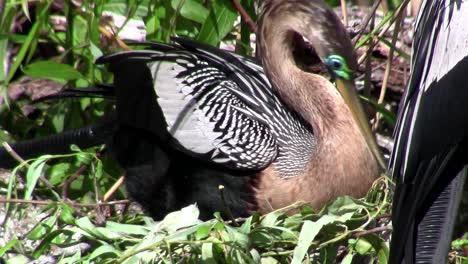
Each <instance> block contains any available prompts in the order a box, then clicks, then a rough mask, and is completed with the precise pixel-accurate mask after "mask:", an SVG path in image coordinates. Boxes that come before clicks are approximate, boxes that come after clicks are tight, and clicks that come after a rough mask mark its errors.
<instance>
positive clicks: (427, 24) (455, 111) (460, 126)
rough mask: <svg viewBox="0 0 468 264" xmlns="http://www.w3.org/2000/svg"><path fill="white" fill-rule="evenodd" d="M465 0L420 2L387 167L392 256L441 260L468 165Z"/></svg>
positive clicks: (395, 258) (405, 259) (393, 260)
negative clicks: (393, 184) (392, 191)
mask: <svg viewBox="0 0 468 264" xmlns="http://www.w3.org/2000/svg"><path fill="white" fill-rule="evenodd" d="M466 25H468V3H466V1H449V0H447V1H445V0H439V1H422V3H421V7H420V11H419V15H418V19H417V24H416V30H415V38H414V43H413V55H412V66H411V71H412V72H411V77H410V80H409V82H408V87H407V89H406V91H405V95H404V98H403V101H402V103H401V107H400V113H399V119H398V126H397V128H396V130H395V148H394V150H393V153H392V157H391V160H390V170H391V171H392V173H393V177H394V178H395V181H396V184H397V185H396V190H395V198H394V202H393V213H392V221H393V227H394V232H393V237H392V243H391V251H390V252H391V256H390V262H391V263H393V264H396V263H445V262H446V259H447V252H448V248H449V245H450V241H451V239H452V237H451V235H452V230H453V225H454V221H455V219H456V213H457V208H458V204H459V202H460V199H461V197H462V190H463V182H464V181H465V178H466V176H465V173H466V165H467V164H468V118H467V115H466V102H467V99H468V77H467V73H468V31H467V30H466Z"/></svg>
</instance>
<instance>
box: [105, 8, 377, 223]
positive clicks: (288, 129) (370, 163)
mask: <svg viewBox="0 0 468 264" xmlns="http://www.w3.org/2000/svg"><path fill="white" fill-rule="evenodd" d="M260 10H261V13H260V15H259V26H258V35H257V39H258V43H257V50H258V57H259V58H260V59H261V62H262V64H263V68H262V67H261V66H260V65H259V64H257V63H256V62H254V61H252V60H251V59H247V58H244V57H242V56H239V55H236V54H233V53H230V52H226V51H222V50H219V49H216V48H213V47H209V46H207V45H202V44H197V43H194V42H191V41H185V40H181V39H175V43H174V44H158V43H152V44H147V46H148V48H149V49H148V50H144V51H131V52H122V53H117V54H113V55H109V56H105V57H102V58H100V59H98V61H97V63H99V64H106V65H108V68H109V70H110V71H111V72H113V73H114V83H113V86H114V90H115V98H116V117H115V120H116V128H115V129H116V130H115V133H114V135H113V137H112V140H111V141H110V142H109V147H110V149H111V150H112V152H113V153H114V156H115V157H116V159H117V161H118V162H119V164H120V165H121V166H122V167H123V168H124V169H125V170H126V184H127V190H128V192H129V194H130V196H131V197H133V198H134V199H135V200H137V201H138V202H140V203H142V204H143V206H144V207H145V208H146V209H147V211H148V212H150V214H151V215H153V216H154V217H156V218H160V217H162V216H164V215H165V214H166V213H168V212H170V211H172V210H175V209H178V208H180V207H182V206H184V205H188V204H190V203H195V202H196V203H197V205H198V206H199V207H200V209H201V212H202V218H209V217H211V216H212V213H213V212H215V211H220V212H222V213H225V212H226V208H225V207H226V206H227V207H228V208H229V209H230V211H231V212H232V213H233V214H234V216H244V215H248V214H250V213H251V212H252V211H254V210H258V211H260V212H268V211H271V210H273V209H277V208H280V207H283V206H287V205H289V204H291V203H294V202H296V201H305V202H308V203H310V204H311V205H312V206H313V207H314V208H317V209H318V208H320V207H321V206H322V205H324V203H326V202H328V201H330V200H332V199H334V198H336V197H338V196H341V195H352V196H355V197H360V196H363V195H364V194H365V193H366V191H367V190H368V189H369V188H370V186H371V184H372V182H373V181H374V180H375V179H376V178H377V176H378V174H379V170H380V169H379V165H378V162H377V160H378V158H376V157H374V155H377V156H378V153H376V152H375V151H376V148H375V142H374V141H373V138H372V135H371V134H370V130H369V128H368V124H367V121H366V120H365V118H364V116H363V112H362V109H361V108H360V105H359V103H357V99H356V96H355V94H354V91H353V90H352V88H354V87H351V86H352V77H351V76H350V75H351V74H352V73H351V72H352V71H353V70H354V69H356V62H355V59H354V55H353V48H352V45H351V42H350V40H349V38H348V36H347V33H346V31H345V29H344V28H343V26H342V25H341V22H340V21H339V19H338V18H337V17H336V15H335V14H334V13H333V11H331V10H330V8H328V7H327V6H326V4H325V3H323V2H322V1H292V0H288V1H276V0H265V1H263V2H262V4H261V6H260ZM273 21H275V23H273ZM325 36H326V37H332V38H333V41H331V42H325V41H326V40H325V39H324V38H325ZM297 52H300V53H301V54H306V55H307V56H297ZM320 61H322V62H324V63H325V64H326V66H327V67H328V68H330V71H331V75H332V76H334V77H335V78H336V79H337V81H338V82H340V83H342V84H343V83H344V84H343V85H342V86H339V87H342V88H343V89H342V90H340V92H339V91H338V90H337V89H336V87H335V86H334V85H333V84H332V83H330V82H329V81H328V80H327V79H325V78H323V77H321V76H318V75H315V74H312V73H310V72H308V71H307V70H306V68H307V66H309V64H310V63H312V62H314V63H317V62H320ZM263 69H265V71H264V70H263ZM350 88H351V89H350ZM343 93H344V94H343ZM343 98H344V99H343ZM368 145H370V146H368ZM219 185H223V186H224V187H225V188H224V200H225V201H222V199H221V195H220V191H219V190H218V186H219Z"/></svg>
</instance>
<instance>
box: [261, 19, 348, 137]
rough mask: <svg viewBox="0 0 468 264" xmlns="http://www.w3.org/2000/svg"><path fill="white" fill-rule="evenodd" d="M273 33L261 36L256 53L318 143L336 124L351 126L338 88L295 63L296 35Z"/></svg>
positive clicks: (281, 30)
mask: <svg viewBox="0 0 468 264" xmlns="http://www.w3.org/2000/svg"><path fill="white" fill-rule="evenodd" d="M285 24H287V23H285ZM260 29H262V28H260ZM270 30H271V29H269V30H268V34H266V33H264V34H263V35H260V36H259V38H258V39H259V42H258V44H257V49H258V51H257V52H258V53H259V54H258V55H259V57H260V58H261V59H262V63H263V66H264V68H265V69H266V74H267V75H268V78H269V79H270V81H271V83H272V86H273V89H275V91H276V92H277V93H278V94H279V96H280V97H281V99H282V100H283V101H284V102H285V103H286V104H287V105H288V107H289V108H290V109H292V110H294V111H295V112H297V113H298V114H300V115H301V116H302V118H303V119H304V120H305V121H306V122H308V123H309V124H310V125H311V126H312V128H313V131H314V135H315V136H316V138H317V140H318V141H319V140H321V139H322V138H323V137H326V136H327V135H328V134H330V133H332V132H333V131H335V130H336V129H337V128H336V127H335V126H336V125H339V126H349V125H352V123H353V120H352V117H351V116H350V115H347V116H344V115H343V114H342V113H344V112H345V113H347V112H349V110H348V109H347V107H346V105H345V103H344V101H343V99H342V97H341V96H340V95H339V93H338V91H337V90H336V88H335V87H334V86H333V85H332V84H331V83H330V82H329V81H328V80H327V79H325V78H324V77H322V76H320V75H316V74H312V73H308V72H305V71H303V70H301V69H300V68H299V67H298V66H297V65H296V64H295V61H294V57H293V50H292V45H291V42H292V38H293V34H294V32H292V31H290V30H289V29H288V28H282V27H277V28H275V29H273V31H274V32H273V33H272V32H270ZM260 34H262V33H261V32H260ZM278 38H279V39H278ZM338 113H340V114H338Z"/></svg>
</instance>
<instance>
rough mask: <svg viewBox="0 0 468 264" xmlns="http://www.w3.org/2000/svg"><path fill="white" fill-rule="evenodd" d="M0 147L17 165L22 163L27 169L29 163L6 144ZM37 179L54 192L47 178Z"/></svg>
mask: <svg viewBox="0 0 468 264" xmlns="http://www.w3.org/2000/svg"><path fill="white" fill-rule="evenodd" d="M2 146H3V147H4V148H5V150H6V151H7V152H8V154H10V156H11V157H12V158H13V159H15V160H16V161H18V162H19V163H22V164H24V166H25V167H26V168H29V166H30V165H29V163H27V162H26V161H25V160H24V159H23V158H21V156H20V155H18V153H16V151H15V150H14V149H13V148H12V147H11V146H10V145H9V144H8V143H7V142H3V143H2ZM39 179H40V180H41V181H42V182H43V183H44V184H45V185H46V186H47V188H49V189H51V190H54V191H55V187H54V185H52V183H50V182H49V181H48V180H47V178H46V177H45V176H44V174H41V175H40V176H39Z"/></svg>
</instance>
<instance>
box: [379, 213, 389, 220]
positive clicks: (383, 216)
mask: <svg viewBox="0 0 468 264" xmlns="http://www.w3.org/2000/svg"><path fill="white" fill-rule="evenodd" d="M391 217H392V214H381V215H378V216H376V217H375V220H380V219H384V218H391Z"/></svg>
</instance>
